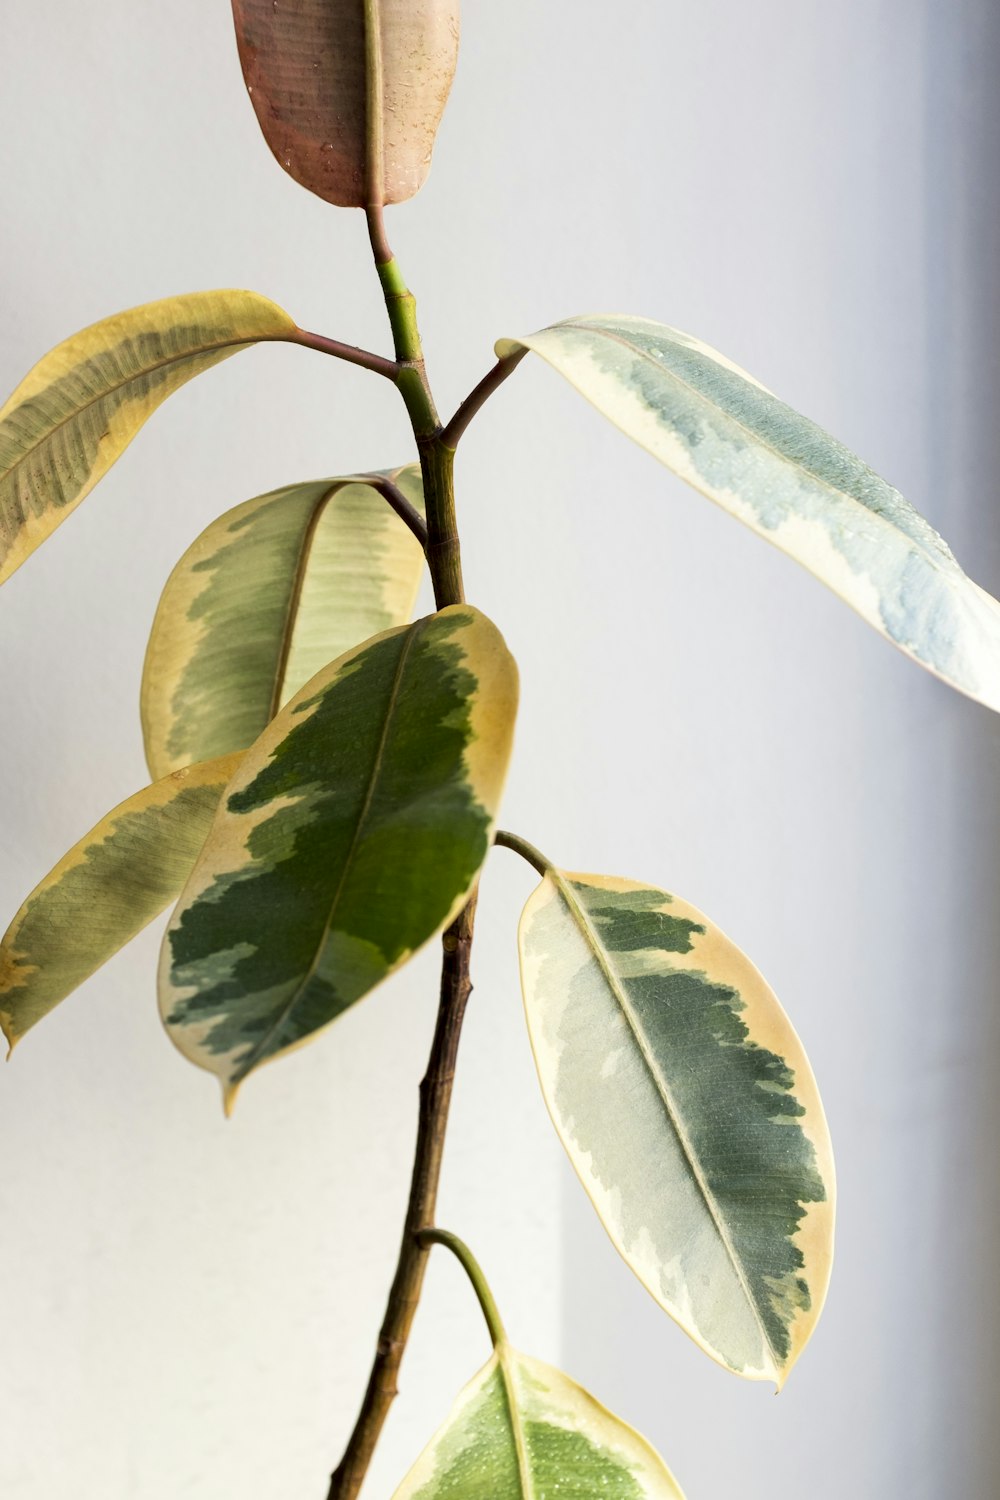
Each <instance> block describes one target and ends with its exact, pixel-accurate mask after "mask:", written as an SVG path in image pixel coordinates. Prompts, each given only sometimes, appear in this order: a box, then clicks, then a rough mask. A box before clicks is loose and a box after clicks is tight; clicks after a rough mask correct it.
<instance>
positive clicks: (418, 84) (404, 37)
mask: <svg viewBox="0 0 1000 1500" xmlns="http://www.w3.org/2000/svg"><path fill="white" fill-rule="evenodd" d="M233 19H234V21H235V23H236V39H237V43H238V45H239V51H240V61H241V62H242V64H243V76H244V78H245V79H246V83H247V88H248V90H249V93H250V100H251V102H252V104H253V107H254V110H255V111H256V114H257V121H258V123H259V125H260V128H261V130H262V131H263V133H264V139H265V140H266V141H267V144H268V145H269V146H270V148H271V150H272V152H273V153H274V156H275V157H276V159H277V161H278V162H279V163H280V165H281V166H283V167H284V169H285V171H286V172H288V173H289V174H290V176H292V177H294V179H295V181H296V182H298V183H301V184H302V186H303V187H305V188H308V189H309V191H310V192H312V193H317V194H318V195H319V196H320V197H321V198H325V199H326V201H327V202H328V203H339V204H341V205H342V206H343V207H346V208H365V207H367V206H368V205H369V204H374V203H402V202H403V201H404V199H406V198H412V197H413V195H414V193H416V192H418V191H419V190H420V188H421V187H422V185H423V183H424V180H425V178H426V177H427V173H428V171H429V170H430V162H431V152H432V150H433V148H434V137H435V136H436V134H437V129H438V125H439V124H440V122H441V115H442V113H443V112H444V107H445V104H446V102H447V99H448V94H449V92H450V90H451V81H452V78H453V77H454V74H455V63H456V60H457V57H458V32H459V0H297V3H296V4H294V5H281V6H279V5H277V4H276V3H275V0H233Z"/></svg>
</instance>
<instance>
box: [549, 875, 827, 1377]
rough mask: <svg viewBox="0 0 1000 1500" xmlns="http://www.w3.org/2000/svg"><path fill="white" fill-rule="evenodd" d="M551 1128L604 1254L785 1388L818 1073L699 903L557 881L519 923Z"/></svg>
mask: <svg viewBox="0 0 1000 1500" xmlns="http://www.w3.org/2000/svg"><path fill="white" fill-rule="evenodd" d="M520 948H521V976H522V984H523V989H524V998H525V1007H526V1011H527V1018H528V1027H529V1031H530V1034H531V1043H532V1047H533V1050H534V1053H535V1060H536V1062H537V1064H538V1074H539V1078H540V1080H541V1084H542V1090H543V1092H544V1094H545V1100H546V1103H547V1104H548V1107H549V1112H550V1113H551V1115H552V1119H553V1122H554V1123H555V1126H556V1129H557V1131H558V1132H559V1135H560V1137H561V1139H562V1142H563V1145H564V1146H565V1147H566V1150H567V1152H568V1154H569V1157H570V1160H571V1161H572V1163H573V1166H574V1167H575V1168H576V1171H577V1174H578V1175H579V1177H580V1180H581V1182H582V1183H583V1185H584V1187H585V1188H586V1190H587V1192H588V1194H589V1195H590V1197H591V1199H592V1201H593V1203H594V1206H595V1208H596V1209H597V1212H598V1214H599V1215H600V1218H601V1220H602V1222H603V1224H604V1227H605V1229H606V1230H607V1231H608V1234H609V1235H610V1236H611V1239H612V1240H613V1242H614V1244H615V1245H616V1247H617V1249H618V1250H619V1251H620V1253H621V1254H622V1255H623V1256H624V1258H625V1260H626V1261H627V1262H628V1264H629V1265H630V1266H631V1268H632V1270H633V1271H634V1272H635V1274H636V1275H637V1276H638V1277H639V1279H640V1281H642V1283H643V1285H644V1286H645V1287H646V1288H647V1290H648V1291H650V1292H651V1293H652V1295H653V1297H654V1298H655V1299H656V1301H657V1302H659V1304H660V1305H661V1307H663V1308H665V1309H666V1311H667V1312H668V1313H670V1315H671V1316H672V1317H674V1318H676V1320H677V1322H678V1323H679V1324H680V1325H681V1327H682V1328H684V1329H685V1331H686V1332H687V1333H689V1334H690V1335H691V1337H692V1338H693V1339H694V1340H695V1341H696V1342H697V1343H698V1344H700V1345H701V1347H702V1348H703V1349H705V1350H706V1351H707V1353H709V1354H710V1355H711V1356H712V1357H713V1358H714V1359H716V1360H718V1361H719V1362H720V1363H721V1364H724V1365H726V1366H727V1367H728V1368H729V1369H731V1370H734V1371H735V1372H736V1373H737V1374H740V1375H744V1376H746V1377H747V1378H749V1379H754V1380H773V1381H774V1382H775V1383H776V1384H777V1385H779V1386H780V1385H781V1384H783V1382H784V1380H785V1378H786V1377H787V1375H788V1373H789V1371H790V1370H791V1368H792V1365H793V1364H794V1363H795V1360H796V1359H797V1358H798V1356H799V1355H800V1354H801V1352H802V1349H803V1348H804V1346H805V1344H806V1342H807V1340H808V1339H809V1337H810V1335H811V1334H812V1332H813V1330H814V1328H815V1326H816V1322H817V1319H818V1318H819V1314H820V1310H821V1308H822V1306H823V1300H824V1297H825V1296H826V1289H827V1283H828V1281H829V1276H830V1266H831V1261H832V1256H833V1199H834V1176H833V1159H832V1153H831V1148H830V1139H829V1133H828V1130H827V1125H826V1120H825V1118H824V1115H823V1108H822V1105H821V1104H820V1100H819V1094H818V1092H817V1089H816V1083H815V1079H814V1078H813V1075H812V1071H811V1069H810V1067H809V1063H808V1061H807V1059H806V1056H805V1053H804V1052H803V1050H802V1045H801V1043H800V1042H799V1040H798V1037H797V1036H796V1035H795V1032H794V1031H793V1029H792V1026H791V1023H790V1022H789V1020H788V1017H787V1016H786V1015H785V1013H784V1012H783V1010H782V1009H781V1007H780V1005H779V1004H778V1001H777V1000H776V999H775V997H774V995H773V993H772V992H771V990H770V989H769V988H768V986H767V985H766V984H765V982H764V980H763V979H762V978H761V976H760V975H759V974H758V972H757V970H756V969H755V968H754V967H753V966H752V964H751V963H750V962H749V960H748V959H747V958H746V957H745V956H744V955H743V954H742V953H741V952H740V951H739V949H738V948H736V947H735V946H734V945H733V944H732V943H731V942H730V941H729V940H728V938H726V937H725V936H724V935H723V934H722V933H721V932H720V931H719V930H718V928H716V927H714V926H713V925H712V924H711V923H710V922H709V921H708V920H707V918H706V917H704V916H702V915H701V913H700V912H698V911H695V909H694V908H693V907H690V906H688V905H686V904H685V903H684V902H683V901H679V900H678V899H677V898H676V897H674V896H670V895H668V894H667V893H666V892H665V891H661V890H656V889H650V888H649V887H647V886H643V885H639V884H637V883H636V882H634V881H630V880H617V879H611V878H608V877H606V876H600V875H567V874H563V873H560V872H559V871H556V870H552V871H550V872H549V874H548V875H546V877H545V878H544V880H543V881H542V884H541V885H540V886H539V888H538V889H537V891H536V892H535V894H534V895H533V896H532V897H531V899H530V900H529V901H528V904H527V906H526V907H525V910H524V915H523V917H522V919H521V929H520Z"/></svg>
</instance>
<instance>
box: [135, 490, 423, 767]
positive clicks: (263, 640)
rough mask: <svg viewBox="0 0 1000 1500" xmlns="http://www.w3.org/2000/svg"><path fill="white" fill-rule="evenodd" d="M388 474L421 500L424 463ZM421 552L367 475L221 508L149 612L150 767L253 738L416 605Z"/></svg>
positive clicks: (146, 723) (145, 711)
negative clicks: (312, 682)
mask: <svg viewBox="0 0 1000 1500" xmlns="http://www.w3.org/2000/svg"><path fill="white" fill-rule="evenodd" d="M386 477H388V478H390V479H392V480H393V481H394V483H396V484H397V485H398V486H399V487H400V488H401V489H402V490H403V492H404V494H405V495H406V497H407V499H408V500H409V501H410V502H411V504H413V505H414V506H415V507H416V509H417V510H418V511H420V512H421V513H422V512H423V488H422V486H421V483H420V470H419V468H418V467H417V466H416V465H412V466H408V467H407V468H404V469H399V470H396V471H394V472H393V473H391V474H390V475H388V476H386ZM423 565H424V557H423V552H422V550H421V547H420V544H419V543H418V542H417V540H416V538H415V537H414V536H413V534H412V532H411V531H410V530H409V529H408V527H407V526H406V525H405V523H404V522H403V521H401V520H400V519H399V517H398V516H397V515H396V514H395V513H394V512H393V511H392V510H391V509H390V507H389V506H388V504H387V503H386V501H385V500H384V499H383V498H382V496H381V495H380V494H379V493H378V492H377V491H376V490H375V489H373V488H372V486H371V485H370V484H368V483H366V482H365V479H364V477H362V476H357V477H353V478H345V479H323V480H319V481H316V482H314V483H311V484H295V485H290V486H288V488H286V489H281V490H274V491H272V493H271V494H269V495H262V496H260V497H259V498H258V499H256V500H248V501H247V502H246V503H245V504H244V505H238V506H236V507H235V509H233V510H230V511H227V512H226V514H225V515H223V516H220V517H219V519H218V520H217V521H213V522H212V524H211V526H209V527H208V529H207V530H206V531H203V532H202V534H201V536H200V537H199V538H198V540H197V541H196V542H195V543H194V544H193V545H192V546H191V547H189V549H188V550H187V552H185V554H184V556H183V557H182V558H181V560H180V562H179V563H178V564H177V566H176V568H175V569H174V571H173V572H172V573H171V575H170V579H169V581H168V583H167V586H166V588H165V589H164V591H163V597H162V598H161V600H160V605H159V608H158V610H157V612H156V619H155V620H154V622H153V630H152V634H151V636H150V640H149V647H148V649H147V652H146V665H145V668H144V671H143V679H142V723H143V734H144V737H145V742H146V759H147V760H148V762H149V768H150V771H151V772H152V774H153V775H154V776H164V775H166V773H167V772H168V771H172V770H174V769H175V768H176V767H177V766H183V765H188V764H189V763H190V762H192V761H198V760H205V759H207V758H209V757H210V756H214V755H222V754H227V753H229V752H231V751H234V750H245V749H246V748H247V747H248V746H249V745H252V744H253V742H254V740H255V739H256V738H257V736H258V735H259V734H262V733H263V731H264V729H265V728H266V727H267V725H268V724H269V723H270V721H271V719H273V718H274V715H275V714H276V713H277V711H278V709H279V708H280V707H281V706H282V704H284V703H287V702H288V700H289V698H291V697H293V696H294V695H295V694H296V693H297V692H298V690H299V689H300V688H301V687H302V686H303V685H304V684H305V683H306V682H308V681H309V679H310V677H313V676H314V675H315V674H316V673H317V672H318V671H319V670H320V668H321V667H324V666H326V665H327V663H328V662H331V661H333V659H334V658H335V657H337V656H340V655H341V654H342V653H343V652H344V651H347V650H348V649H349V648H350V647H351V646H355V645H357V644H358V643H359V642H361V641H364V640H367V639H368V637H369V636H372V635H375V634H377V633H378V632H379V631H381V630H386V629H389V628H390V627H391V626H394V625H402V624H404V623H405V622H406V621H407V620H408V619H409V618H410V615H411V613H412V610H413V605H414V601H415V600H416V596H417V588H418V586H419V583H420V577H421V574H422V571H423Z"/></svg>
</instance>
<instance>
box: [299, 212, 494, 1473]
mask: <svg viewBox="0 0 1000 1500" xmlns="http://www.w3.org/2000/svg"><path fill="white" fill-rule="evenodd" d="M368 224H369V230H370V233H371V240H372V248H373V251H374V254H375V262H376V267H377V269H378V273H379V277H380V279H381V281H382V287H383V291H384V292H385V298H386V308H387V310H388V313H389V321H390V324H391V326H392V330H393V335H394V338H395V343H396V354H397V358H398V360H399V364H398V366H397V373H396V376H395V379H396V384H397V386H398V387H399V390H400V394H401V395H402V397H403V400H404V402H405V403H406V409H407V411H408V412H409V414H410V421H411V424H412V426H413V434H414V437H415V438H416V440H417V449H418V451H419V453H420V466H421V471H422V474H423V482H424V502H425V508H426V511H427V545H426V555H427V565H428V568H429V569H430V574H431V581H432V582H433V584H434V598H435V602H436V604H437V607H438V608H439V609H444V608H445V607H446V606H447V605H449V604H461V603H462V602H463V601H464V599H465V593H464V590H463V586H462V557H461V550H460V546H459V538H458V524H457V520H456V514H455V485H454V457H455V455H454V451H453V450H452V449H451V448H449V447H448V446H447V445H446V444H445V443H444V442H443V441H442V438H441V423H440V421H439V419H438V415H437V410H436V408H435V406H434V400H433V397H432V395H431V390H430V386H429V384H428V381H427V374H426V370H425V368H424V361H423V353H422V350H421V345H420V335H419V332H418V330H417V320H416V304H415V302H414V299H413V297H412V295H411V294H410V292H409V291H407V289H406V283H405V282H404V281H403V278H402V274H401V273H400V272H399V269H398V266H397V264H396V260H395V258H394V257H393V254H392V251H391V249H390V248H389V244H388V240H387V239H386V234H385V224H384V220H383V215H382V211H381V208H379V207H374V208H371V209H369V211H368ZM475 915H476V897H475V893H473V895H472V897H471V899H470V900H469V903H468V905H467V906H466V907H465V909H464V911H463V912H462V913H461V914H460V915H459V916H458V917H457V918H456V920H455V921H454V922H453V923H452V924H451V926H450V927H449V928H448V930H447V932H446V933H445V934H444V937H443V939H442V945H443V949H444V956H443V962H442V967H441V996H440V1002H439V1005H438V1015H437V1025H436V1027H435V1030H434V1040H433V1042H432V1044H431V1053H430V1058H429V1059H428V1063H427V1071H426V1073H425V1074H424V1079H423V1082H422V1083H421V1085H420V1114H419V1122H418V1126H417V1145H416V1151H415V1153H414V1158H413V1173H412V1176H411V1179H410V1198H409V1203H408V1205H407V1209H406V1219H405V1222H404V1225H403V1238H402V1243H401V1244H400V1247H399V1259H398V1261H397V1263H396V1274H395V1276H394V1277H393V1282H392V1286H391V1288H390V1290H389V1299H388V1302H387V1304H386V1309H385V1316H384V1318H383V1320H382V1328H381V1330H380V1332H379V1337H378V1344H377V1346H376V1350H375V1360H374V1363H373V1364H372V1369H371V1374H370V1375H369V1377H368V1388H367V1390H366V1391H365V1397H364V1401H363V1402H362V1405H361V1411H360V1413H359V1414H358V1419H357V1421H356V1422H355V1424H354V1431H353V1432H352V1433H351V1436H350V1439H349V1440H348V1444H347V1447H346V1449H345V1451H344V1456H343V1458H342V1459H341V1460H340V1463H339V1464H338V1465H337V1468H336V1469H335V1470H334V1472H333V1475H332V1477H331V1479H330V1489H329V1492H328V1495H327V1500H355V1497H356V1496H357V1495H358V1493H359V1491H360V1489H361V1486H362V1484H363V1483H364V1478H365V1475H366V1474H367V1472H368V1468H369V1465H370V1464H371V1460H372V1455H373V1453H374V1452H375V1445H376V1443H377V1442H378V1440H379V1435H380V1434H381V1431H382V1428H383V1426H384V1425H385V1420H386V1417H387V1416H388V1414H389V1408H390V1406H391V1405H392V1401H393V1398H394V1397H395V1395H396V1391H397V1378H398V1375H399V1367H400V1364H401V1363H402V1359H403V1354H404V1353H405V1351H406V1344H407V1340H408V1338H409V1336H410V1328H411V1327H412V1324H413V1319H414V1316H415V1314H416V1311H417V1304H418V1302H419V1300H420V1292H421V1289H422V1287H423V1281H424V1272H425V1270H426V1269H427V1256H428V1248H429V1247H428V1246H427V1244H426V1243H423V1242H421V1240H420V1239H419V1238H418V1236H419V1234H420V1232H421V1230H425V1229H429V1228H431V1227H432V1226H433V1224H434V1212H435V1208H436V1205H437V1191H438V1182H439V1180H440V1177H441V1161H442V1158H443V1155H444V1140H445V1131H446V1129H447V1125H448V1112H449V1108H450V1105H451V1094H452V1084H453V1082H454V1078H455V1060H456V1058H457V1055H458V1043H459V1038H460V1036H461V1031H462V1021H463V1019H464V1016H465V1009H466V1006H467V1004H468V1000H469V995H470V994H471V992H472V981H471V979H470V975H469V963H470V956H471V951H472V934H473V927H474V924H475Z"/></svg>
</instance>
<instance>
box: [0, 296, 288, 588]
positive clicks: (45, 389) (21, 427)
mask: <svg viewBox="0 0 1000 1500" xmlns="http://www.w3.org/2000/svg"><path fill="white" fill-rule="evenodd" d="M295 332H296V328H295V324H294V323H293V322H292V320H291V318H289V316H288V314H287V313H284V312H282V310H281V308H280V307H276V306H275V304H274V303H273V302H268V300H267V299H266V298H265V297H258V296H257V295H256V293H254V292H196V293H193V294H192V295H190V296H186V297H168V298H166V299H165V300H164V301H162V302H150V303H147V305H146V306H145V307H137V308H134V309H133V310H132V311H131V312H124V313H119V314H118V315H117V316H116V317H113V318H106V319H105V320H104V322H102V323H95V324H94V325H93V327H92V328H86V329H84V331H83V332H82V333H77V334H75V335H74V336H73V337H72V338H71V339H67V340H66V342H65V343H64V344H60V345H59V346H58V347H57V348H56V349H53V350H52V352H51V354H47V355H46V356H45V358H44V359H42V360H40V361H39V363H38V364H37V365H36V366H35V368H34V369H33V370H32V371H31V373H30V374H29V375H28V376H27V377H26V378H25V379H24V380H23V381H22V382H21V384H20V385H19V386H18V388H17V390H16V391H15V392H14V394H13V395H12V396H11V398H10V400H9V401H8V402H7V404H6V405H5V406H4V407H3V408H2V410H0V583H3V582H4V580H5V579H7V578H9V577H10V575H11V573H13V572H14V570H15V569H16V568H19V567H20V566H21V564H22V563H23V562H24V560H25V558H26V557H28V556H29V555H30V554H31V553H32V552H33V551H34V550H35V548H36V547H38V546H39V545H40V544H41V543H42V542H44V541H45V540H46V538H47V537H49V536H51V534H52V532H53V531H54V530H55V529H56V527H57V526H58V525H59V523H60V522H61V521H64V520H65V519H66V517H67V516H68V515H69V513H70V511H71V510H73V509H74V508H75V506H77V505H79V503H80V501H81V500H82V499H83V498H84V496H85V495H88V494H89V493H90V491H91V490H92V489H93V487H94V485H95V484H96V483H97V481H98V480H99V479H101V478H102V477H103V476H104V475H105V474H106V473H107V471H108V470H109V469H110V467H111V465H112V464H113V463H114V461H115V459H116V458H118V457H120V455H121V454H122V453H123V452H124V450H125V449H126V448H127V447H128V445H129V443H130V442H131V441H132V439H133V438H134V437H135V435H136V433H137V432H138V431H139V429H140V427H142V425H143V424H144V423H145V422H146V421H147V420H148V418H149V417H151V416H152V414H153V412H154V411H155V410H156V408H157V407H158V406H159V405H160V403H161V402H163V401H165V400H166V398H167V397H168V396H170V395H172V394H173V393H174V391H176V390H179V389H180V387H181V386H182V385H184V384H185V382H186V381H188V380H190V379H191V378H192V377H193V376H195V375H200V374H201V372H202V371H203V370H208V369H210V368H211V367H212V365H217V364H219V362H220V361H221V360H224V359H228V358H229V356H230V355H231V354H235V353H236V352H237V351H238V350H240V349H246V348H248V347H249V346H250V345H251V344H256V343H258V342H260V341H261V340H265V339H286V338H289V337H290V336H291V335H292V334H293V333H295Z"/></svg>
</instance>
